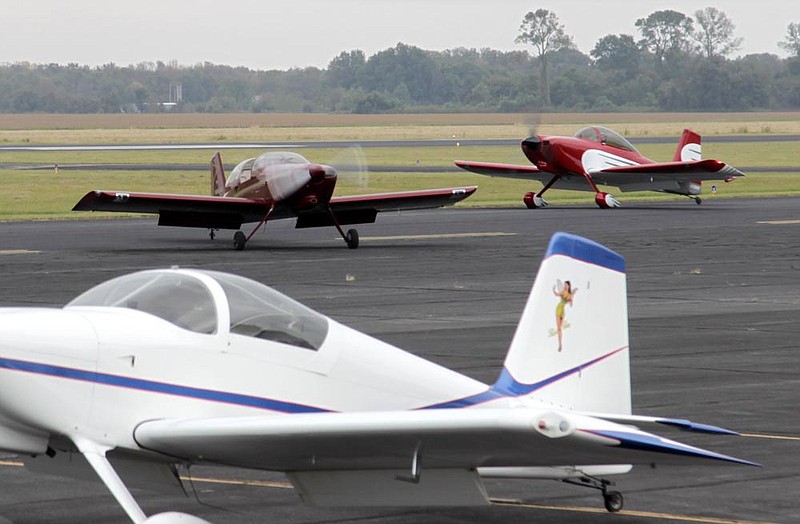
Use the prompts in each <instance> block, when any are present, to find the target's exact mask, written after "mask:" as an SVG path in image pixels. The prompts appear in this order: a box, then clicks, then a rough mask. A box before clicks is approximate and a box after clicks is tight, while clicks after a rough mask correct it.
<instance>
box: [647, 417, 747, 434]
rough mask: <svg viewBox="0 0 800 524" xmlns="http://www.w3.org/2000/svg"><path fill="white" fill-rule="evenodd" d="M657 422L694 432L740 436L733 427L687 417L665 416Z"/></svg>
mask: <svg viewBox="0 0 800 524" xmlns="http://www.w3.org/2000/svg"><path fill="white" fill-rule="evenodd" d="M656 422H658V423H659V424H664V425H666V426H673V427H676V428H678V429H680V430H683V431H691V432H693V433H709V434H711V435H733V436H739V435H740V434H739V433H738V432H736V431H733V430H731V429H727V428H722V427H719V426H712V425H711V424H700V423H697V422H692V421H691V420H686V419H677V418H665V419H659V420H657V421H656Z"/></svg>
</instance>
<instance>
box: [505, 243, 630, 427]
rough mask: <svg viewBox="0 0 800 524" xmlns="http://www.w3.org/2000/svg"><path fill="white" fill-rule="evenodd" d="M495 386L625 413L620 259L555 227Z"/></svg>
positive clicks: (624, 330) (569, 404)
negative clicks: (559, 231)
mask: <svg viewBox="0 0 800 524" xmlns="http://www.w3.org/2000/svg"><path fill="white" fill-rule="evenodd" d="M492 389H494V390H495V391H497V392H499V393H502V394H505V395H511V396H518V397H525V398H528V399H533V400H538V401H541V402H544V403H547V404H552V405H556V406H560V407H562V408H566V409H573V410H579V411H596V412H607V413H620V414H630V412H631V392H630V368H629V354H628V306H627V297H626V284H625V260H624V259H623V258H622V257H621V256H620V255H618V254H616V253H615V252H613V251H611V250H610V249H608V248H606V247H604V246H601V245H600V244H597V243H595V242H593V241H591V240H588V239H585V238H582V237H579V236H575V235H570V234H567V233H556V234H555V235H553V237H552V239H551V240H550V246H549V247H548V249H547V254H546V255H545V258H544V261H543V262H542V264H541V266H540V267H539V273H538V274H537V275H536V280H535V282H534V283H533V289H532V290H531V294H530V296H529V297H528V303H527V304H526V306H525V310H524V311H523V313H522V318H521V319H520V322H519V325H518V326H517V331H516V333H515V334H514V338H513V340H512V341H511V347H510V349H509V351H508V355H507V356H506V361H505V366H504V368H503V372H502V373H501V375H500V378H499V379H498V381H497V383H496V384H495V385H494V386H493V388H492Z"/></svg>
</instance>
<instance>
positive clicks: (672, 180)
mask: <svg viewBox="0 0 800 524" xmlns="http://www.w3.org/2000/svg"><path fill="white" fill-rule="evenodd" d="M521 147H522V152H523V153H525V156H526V157H527V158H528V160H530V161H531V163H532V164H533V165H532V166H519V165H511V164H496V163H490V162H470V161H465V160H457V161H456V162H455V164H456V165H457V166H458V167H460V168H462V169H465V170H467V171H471V172H473V173H479V174H482V175H490V176H498V177H507V178H518V179H522V180H530V179H533V180H538V181H539V182H541V183H542V184H544V187H543V188H542V189H541V190H540V191H539V192H538V193H533V192H530V193H526V194H525V196H524V197H523V202H525V205H526V206H528V208H529V209H534V208H537V207H545V206H547V201H546V200H545V199H544V198H542V196H543V195H544V193H545V192H546V191H547V190H548V189H550V188H551V187H553V188H556V189H574V190H578V191H593V192H594V201H595V203H596V204H597V205H598V206H599V207H600V208H603V209H607V208H611V207H619V206H620V203H619V201H618V200H617V199H616V198H614V197H613V196H611V195H610V194H608V193H605V192H603V191H600V189H599V188H598V186H613V187H617V188H619V190H620V191H622V192H627V191H658V192H662V193H673V194H676V195H684V196H688V197H689V198H693V199H694V201H695V202H697V203H698V204H700V203H701V202H702V200H701V198H700V191H701V188H702V187H701V186H702V182H703V180H724V181H726V182H729V181H731V180H733V179H735V178H737V177H743V176H745V175H744V173H742V172H741V171H739V170H738V169H736V168H734V167H731V166H729V165H727V164H725V163H724V162H720V161H719V160H710V159H708V160H702V159H701V154H700V153H701V148H700V135H698V134H697V133H695V132H694V131H692V130H690V129H684V131H683V135H682V136H681V140H680V142H678V147H677V149H676V150H675V155H674V156H673V157H672V162H654V161H653V160H650V159H649V158H647V157H645V156H643V155H642V154H641V153H639V151H637V150H636V148H635V147H633V145H632V144H631V143H630V142H628V140H626V139H625V137H623V136H622V135H620V134H619V133H617V132H615V131H613V130H611V129H608V128H606V127H601V126H591V127H584V128H583V129H581V130H580V131H578V132H577V133H575V136H572V137H567V136H539V135H534V136H531V137H530V138H526V139H525V140H523V141H522V143H521Z"/></svg>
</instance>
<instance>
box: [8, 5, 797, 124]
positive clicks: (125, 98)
mask: <svg viewBox="0 0 800 524" xmlns="http://www.w3.org/2000/svg"><path fill="white" fill-rule="evenodd" d="M635 29H636V32H637V33H638V36H639V38H638V39H637V38H636V37H635V36H634V35H632V34H609V35H605V36H603V37H602V38H600V39H599V40H598V41H597V43H596V44H595V46H594V48H593V49H592V50H591V51H590V52H589V54H584V53H582V52H581V51H579V50H578V49H577V48H576V46H575V44H574V43H573V41H572V37H571V36H569V35H568V34H567V33H566V32H565V30H564V27H563V25H561V23H560V22H559V20H558V17H557V15H556V14H555V13H553V12H551V11H548V10H545V9H539V10H537V11H533V12H530V13H527V14H526V15H525V17H524V18H523V20H522V23H521V25H520V30H519V34H518V35H517V37H516V41H517V42H518V43H524V44H529V45H530V46H531V48H532V50H533V53H529V52H528V51H509V52H503V51H497V50H493V49H480V50H478V49H468V48H456V49H450V50H446V51H428V50H424V49H420V48H418V47H415V46H412V45H407V44H404V43H398V44H397V45H396V46H395V47H393V48H390V49H385V50H383V51H380V52H378V53H375V54H374V55H372V56H369V57H367V56H366V54H365V53H364V52H363V51H361V50H352V51H343V52H341V53H340V54H339V55H337V56H336V57H335V58H333V59H332V60H331V61H330V63H329V64H328V66H327V67H326V68H325V69H320V68H315V67H308V68H302V69H301V68H297V69H289V70H288V71H277V70H272V71H263V70H253V69H249V68H246V67H231V66H226V65H218V64H212V63H208V62H206V63H202V64H196V65H192V66H183V65H179V64H177V63H176V62H174V61H173V62H169V63H164V62H155V63H153V62H142V63H139V64H136V65H130V66H118V65H116V64H113V63H109V64H105V65H103V66H99V67H89V66H85V65H79V64H75V63H72V64H67V65H62V64H31V63H13V64H2V65H0V112H4V113H28V112H54V113H103V112H106V113H108V112H140V111H146V112H158V111H183V112H238V111H251V112H341V113H385V112H534V111H549V110H552V111H755V110H796V109H798V108H800V23H790V24H789V25H788V26H787V29H786V35H785V36H784V38H783V40H781V41H780V42H779V45H780V46H781V47H782V48H783V49H785V50H786V51H787V52H788V53H789V54H790V56H789V57H788V58H780V57H779V56H777V55H774V54H769V53H761V54H750V55H746V56H743V57H738V58H736V59H730V58H728V56H729V55H731V54H732V53H733V52H735V51H736V50H738V49H739V47H740V45H741V39H740V38H737V37H736V35H735V25H734V24H733V22H732V21H731V20H730V19H729V18H728V17H727V15H725V13H724V12H722V11H719V10H717V9H715V8H706V9H704V10H700V11H697V12H696V13H695V14H694V17H689V16H687V15H685V14H683V13H679V12H677V11H672V10H664V11H656V12H654V13H651V14H650V15H649V16H647V17H645V18H641V19H639V20H637V21H636V27H635Z"/></svg>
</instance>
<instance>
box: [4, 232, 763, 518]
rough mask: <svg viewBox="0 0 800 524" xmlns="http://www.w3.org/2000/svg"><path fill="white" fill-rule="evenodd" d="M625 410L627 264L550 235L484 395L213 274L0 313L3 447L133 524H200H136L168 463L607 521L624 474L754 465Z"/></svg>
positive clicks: (334, 498) (350, 496)
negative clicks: (110, 500)
mask: <svg viewBox="0 0 800 524" xmlns="http://www.w3.org/2000/svg"><path fill="white" fill-rule="evenodd" d="M565 319H566V320H568V322H564V320H565ZM601 332H602V333H603V336H602V337H597V333H601ZM630 398H631V395H630V378H629V348H628V328H627V306H626V285H625V263H624V260H623V259H622V257H621V256H619V255H618V254H616V253H614V252H612V251H610V250H608V249H607V248H605V247H603V246H600V245H598V244H596V243H594V242H591V241H589V240H586V239H583V238H580V237H576V236H573V235H568V234H561V233H560V234H557V235H555V236H554V237H553V239H552V240H551V242H550V246H549V248H548V251H547V254H546V255H545V258H544V261H543V262H542V264H541V266H540V268H539V272H538V275H537V277H536V280H535V282H534V285H533V289H532V291H531V294H530V297H529V299H528V302H527V305H526V306H525V309H524V311H523V314H522V318H521V320H520V323H519V326H518V328H517V332H516V334H515V335H514V338H513V340H512V343H511V347H510V348H509V351H508V355H507V357H506V360H505V363H504V366H503V369H502V370H501V371H500V373H499V377H498V379H497V381H496V382H495V383H494V384H492V385H488V384H483V383H481V382H478V381H476V380H473V379H471V378H468V377H466V376H464V375H461V374H460V373H457V372H455V371H452V370H449V369H446V368H443V367H441V366H438V365H436V364H433V363H431V362H428V361H426V360H423V359H421V358H419V357H416V356H414V355H411V354H410V353H406V352H404V351H402V350H400V349H398V348H396V347H393V346H391V345H389V344H386V343H385V342H381V341H379V340H377V339H374V338H372V337H369V336H367V335H365V334H362V333H360V332H357V331H355V330H353V329H350V328H347V327H345V326H343V325H341V324H339V323H337V322H335V321H333V320H331V319H330V318H328V317H325V316H324V315H321V314H319V313H317V312H315V311H313V310H311V309H309V308H307V307H305V306H303V305H301V304H299V303H298V302H295V301H294V300H292V299H290V298H288V297H286V296H284V295H282V294H280V293H278V292H277V291H275V290H273V289H271V288H269V287H267V286H264V285H262V284H260V283H257V282H254V281H252V280H248V279H246V278H243V277H240V276H236V275H231V274H226V273H218V272H213V271H201V270H192V269H165V270H150V271H142V272H138V273H133V274H129V275H125V276H122V277H119V278H115V279H113V280H110V281H107V282H104V283H102V284H100V285H98V286H96V287H94V288H92V289H90V290H89V291H87V292H85V293H84V294H82V295H80V296H79V297H77V298H76V299H74V300H73V301H72V302H70V303H69V304H67V305H66V306H65V307H64V308H62V309H49V308H5V309H0V449H2V450H5V451H9V452H12V453H18V454H20V455H23V456H24V457H25V462H26V465H28V466H29V467H31V468H32V469H34V470H37V471H45V472H54V473H58V474H62V475H64V474H67V475H69V474H75V475H78V474H79V472H80V470H81V465H82V464H83V465H85V463H88V464H89V465H90V466H91V468H92V469H93V470H94V471H95V473H96V474H97V476H98V478H100V479H101V480H102V481H103V482H104V483H105V485H106V486H107V487H108V489H109V490H110V491H111V493H112V494H113V495H114V496H115V497H116V498H117V500H118V501H119V503H120V505H121V506H122V507H123V508H124V510H125V511H126V512H127V514H128V516H129V517H130V519H131V520H132V521H133V522H136V523H139V522H202V520H200V519H197V518H195V517H190V516H188V515H183V514H175V513H166V514H159V515H155V516H152V517H150V518H148V517H147V516H146V515H145V514H144V512H143V511H142V510H141V508H140V507H139V505H138V504H137V502H136V501H135V499H134V498H133V497H132V496H131V494H130V492H129V491H128V488H129V487H132V486H143V487H147V488H150V489H175V488H180V486H179V485H178V483H179V482H180V481H179V480H177V478H178V477H177V475H175V472H176V471H175V467H176V464H225V465H232V466H241V467H247V468H259V469H266V470H273V471H282V472H286V473H287V475H288V477H289V480H290V481H291V482H292V484H294V486H295V487H296V488H297V490H298V492H299V494H300V496H301V497H302V498H303V500H304V501H306V502H307V503H311V504H316V505H320V506H334V505H347V506H360V505H390V506H398V505H406V506H431V505H476V504H487V503H488V497H487V493H486V490H485V488H484V486H483V479H484V478H487V477H502V478H540V479H561V480H574V479H583V480H582V481H581V482H583V483H585V484H587V485H589V486H590V487H595V488H598V489H600V490H601V491H602V493H603V497H604V502H605V505H606V507H607V508H608V509H609V510H610V511H617V510H619V509H620V508H621V507H622V495H621V494H619V493H618V492H615V491H609V490H608V486H609V484H610V483H609V482H608V481H607V480H605V477H608V476H610V475H615V474H620V473H625V472H627V471H629V470H630V469H631V467H632V465H636V464H648V465H651V464H685V465H691V464H700V463H715V462H716V463H733V464H750V465H752V464H753V463H751V462H748V461H746V460H742V459H738V458H735V457H731V456H727V455H723V454H720V453H716V452H713V451H708V450H705V449H701V448H698V447H694V446H690V445H687V444H683V443H680V442H678V441H676V440H672V439H670V438H666V437H662V436H658V435H657V434H655V433H652V432H651V431H654V430H656V429H665V430H669V429H680V430H686V431H696V432H701V433H708V434H717V435H730V434H735V433H734V432H731V431H729V430H725V429H722V428H719V427H715V426H710V425H705V424H697V423H693V422H691V421H688V420H683V419H672V418H662V417H650V416H639V415H632V414H631V401H630ZM19 399H25V400H24V402H20V401H19ZM365 494H368V496H365Z"/></svg>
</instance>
